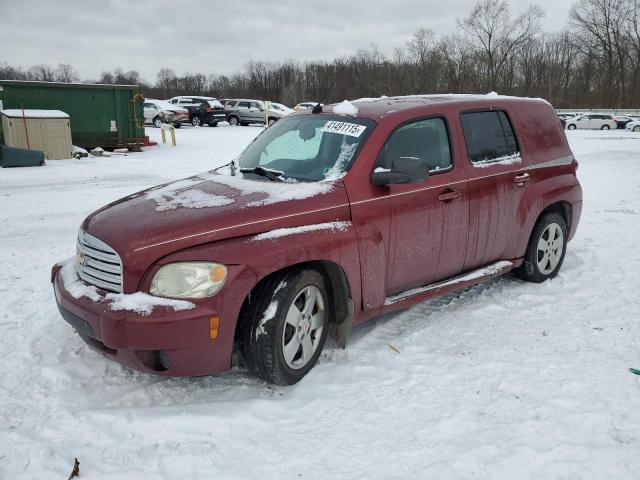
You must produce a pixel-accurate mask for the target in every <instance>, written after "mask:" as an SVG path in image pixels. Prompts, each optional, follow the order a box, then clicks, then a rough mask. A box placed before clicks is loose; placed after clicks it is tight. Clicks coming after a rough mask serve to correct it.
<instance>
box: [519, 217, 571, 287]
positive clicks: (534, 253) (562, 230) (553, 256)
mask: <svg viewBox="0 0 640 480" xmlns="http://www.w3.org/2000/svg"><path fill="white" fill-rule="evenodd" d="M566 251H567V223H566V222H565V220H564V218H562V216H561V215H559V214H557V213H555V212H550V213H545V214H544V215H543V216H542V217H540V219H539V220H538V222H537V223H536V226H535V227H534V228H533V233H532V234H531V238H530V239H529V245H528V246H527V252H526V254H525V257H524V262H523V263H522V265H521V266H520V267H518V268H517V269H515V270H514V273H515V274H516V275H517V276H518V277H520V278H522V279H523V280H526V281H528V282H534V283H541V282H544V281H545V280H548V279H550V278H553V277H555V276H556V275H557V274H558V272H559V271H560V268H561V267H562V262H563V261H564V255H565V253H566Z"/></svg>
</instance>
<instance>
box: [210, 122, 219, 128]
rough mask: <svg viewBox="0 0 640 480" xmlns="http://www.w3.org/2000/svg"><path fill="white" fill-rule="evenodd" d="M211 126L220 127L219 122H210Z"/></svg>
mask: <svg viewBox="0 0 640 480" xmlns="http://www.w3.org/2000/svg"><path fill="white" fill-rule="evenodd" d="M209 126H210V127H217V126H218V122H210V123H209Z"/></svg>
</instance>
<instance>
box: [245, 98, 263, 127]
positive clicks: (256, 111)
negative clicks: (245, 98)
mask: <svg viewBox="0 0 640 480" xmlns="http://www.w3.org/2000/svg"><path fill="white" fill-rule="evenodd" d="M249 112H251V121H252V122H254V123H264V110H262V105H261V104H260V102H251V103H249Z"/></svg>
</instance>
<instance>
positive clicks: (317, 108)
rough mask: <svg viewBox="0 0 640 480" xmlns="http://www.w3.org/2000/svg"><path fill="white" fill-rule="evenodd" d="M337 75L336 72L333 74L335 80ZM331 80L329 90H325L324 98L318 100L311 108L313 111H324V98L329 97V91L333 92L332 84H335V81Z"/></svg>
mask: <svg viewBox="0 0 640 480" xmlns="http://www.w3.org/2000/svg"><path fill="white" fill-rule="evenodd" d="M335 78H336V75H335V73H334V74H333V80H335ZM333 80H332V81H331V83H330V84H329V87H328V88H327V91H326V92H324V95H323V96H322V99H321V100H320V101H319V102H318V104H317V105H316V106H315V107H313V109H311V113H322V102H324V99H325V98H327V95H329V92H331V86H332V85H334V84H335V82H334V81H333Z"/></svg>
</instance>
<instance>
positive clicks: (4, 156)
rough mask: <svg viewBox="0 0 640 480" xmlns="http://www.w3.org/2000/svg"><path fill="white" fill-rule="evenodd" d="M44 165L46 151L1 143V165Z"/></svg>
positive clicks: (3, 166) (4, 166)
mask: <svg viewBox="0 0 640 480" xmlns="http://www.w3.org/2000/svg"><path fill="white" fill-rule="evenodd" d="M42 165H44V152H42V151H40V150H27V149H26V148H13V147H5V146H4V145H0V167H2V168H6V167H39V166H42Z"/></svg>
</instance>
